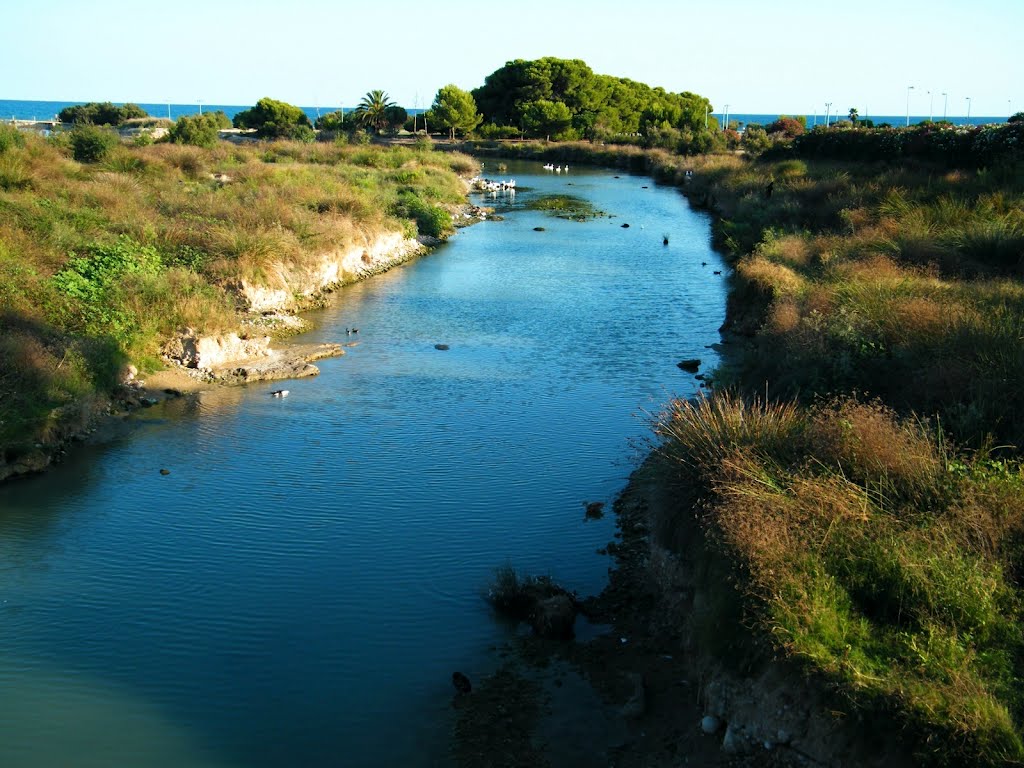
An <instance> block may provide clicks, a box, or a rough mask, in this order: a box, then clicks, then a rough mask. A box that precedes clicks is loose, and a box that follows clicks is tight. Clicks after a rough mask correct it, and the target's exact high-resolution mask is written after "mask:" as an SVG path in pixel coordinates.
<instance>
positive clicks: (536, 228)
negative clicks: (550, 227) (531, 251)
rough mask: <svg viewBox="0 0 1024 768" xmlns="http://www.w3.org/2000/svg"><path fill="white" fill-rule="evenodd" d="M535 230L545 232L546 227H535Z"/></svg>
mask: <svg viewBox="0 0 1024 768" xmlns="http://www.w3.org/2000/svg"><path fill="white" fill-rule="evenodd" d="M533 231H534V232H543V231H544V227H534V228H533Z"/></svg>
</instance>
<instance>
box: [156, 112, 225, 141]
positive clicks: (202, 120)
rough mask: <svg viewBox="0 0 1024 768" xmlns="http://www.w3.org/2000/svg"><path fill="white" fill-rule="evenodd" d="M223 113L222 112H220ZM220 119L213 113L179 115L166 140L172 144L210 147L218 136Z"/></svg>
mask: <svg viewBox="0 0 1024 768" xmlns="http://www.w3.org/2000/svg"><path fill="white" fill-rule="evenodd" d="M221 114H222V115H223V114H224V113H223V112H221ZM219 125H220V120H219V119H218V118H217V116H216V115H215V114H213V113H211V114H209V115H185V116H184V117H179V118H178V119H177V120H176V121H175V123H174V125H173V126H172V127H171V130H170V132H169V133H168V134H167V138H168V140H170V141H171V142H173V143H174V144H191V145H193V146H196V147H212V146H213V145H214V144H216V143H217V139H218V137H219V134H218V130H219Z"/></svg>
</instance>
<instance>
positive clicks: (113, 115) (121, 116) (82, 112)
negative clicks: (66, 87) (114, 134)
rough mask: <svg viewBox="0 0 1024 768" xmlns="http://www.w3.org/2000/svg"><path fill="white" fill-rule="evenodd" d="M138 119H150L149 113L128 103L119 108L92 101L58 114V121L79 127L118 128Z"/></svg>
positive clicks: (67, 108)
mask: <svg viewBox="0 0 1024 768" xmlns="http://www.w3.org/2000/svg"><path fill="white" fill-rule="evenodd" d="M138 117H149V113H148V112H146V110H144V109H143V108H142V107H140V106H139V105H138V104H132V103H128V104H125V105H124V106H122V107H118V106H116V105H114V104H112V103H111V102H109V101H103V102H96V101H90V102H89V103H88V104H78V105H76V106H74V107H65V108H64V109H62V110H61V111H60V112H59V113H58V114H57V119H58V120H60V121H61V122H62V123H75V124H78V125H86V124H88V125H112V126H118V125H121V124H122V123H124V122H125V121H126V120H132V119H134V118H138Z"/></svg>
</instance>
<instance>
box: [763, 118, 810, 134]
mask: <svg viewBox="0 0 1024 768" xmlns="http://www.w3.org/2000/svg"><path fill="white" fill-rule="evenodd" d="M805 123H806V120H805V121H804V122H800V120H798V119H797V118H795V117H786V116H785V115H782V116H781V117H780V118H779V119H778V120H776V121H775V122H774V123H769V124H768V125H767V126H765V130H766V131H767V132H768V133H769V134H776V133H781V134H784V135H785V136H786V138H790V139H795V138H796V137H797V136H800V135H801V134H803V133H804V131H805V130H806V129H807V126H806V125H805Z"/></svg>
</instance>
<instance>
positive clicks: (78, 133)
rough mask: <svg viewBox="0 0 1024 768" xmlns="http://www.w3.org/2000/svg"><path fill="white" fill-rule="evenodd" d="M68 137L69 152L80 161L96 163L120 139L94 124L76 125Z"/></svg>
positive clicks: (108, 152) (111, 132)
mask: <svg viewBox="0 0 1024 768" xmlns="http://www.w3.org/2000/svg"><path fill="white" fill-rule="evenodd" d="M69 138H70V142H71V154H72V156H73V157H74V158H75V160H77V161H78V162H80V163H98V162H99V161H100V160H103V159H104V158H105V157H106V156H107V155H108V154H110V150H112V149H113V148H114V147H116V146H117V144H118V142H119V141H120V139H119V138H118V136H117V134H116V133H114V132H113V131H110V130H106V129H103V128H98V127H97V126H94V125H76V126H75V128H74V129H73V130H72V131H71V134H70V137H69Z"/></svg>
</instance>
